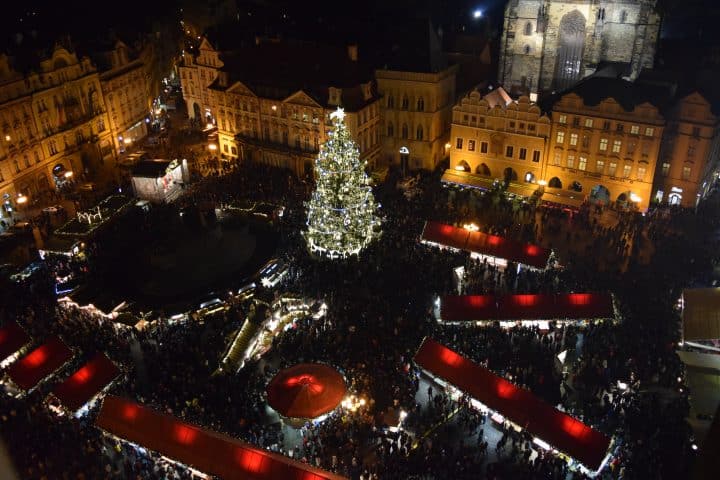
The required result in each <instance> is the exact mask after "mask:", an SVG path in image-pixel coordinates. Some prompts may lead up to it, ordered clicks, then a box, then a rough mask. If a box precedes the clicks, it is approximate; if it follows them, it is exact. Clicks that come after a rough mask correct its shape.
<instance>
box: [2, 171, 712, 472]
mask: <svg viewBox="0 0 720 480" xmlns="http://www.w3.org/2000/svg"><path fill="white" fill-rule="evenodd" d="M396 180H397V178H396V173H395V172H391V173H390V178H388V179H387V181H386V182H384V183H383V184H381V185H377V186H376V188H375V194H376V196H377V199H378V203H380V204H382V205H383V207H382V210H381V211H380V212H379V213H380V216H381V218H382V220H383V225H382V230H383V233H382V236H381V237H380V238H379V239H378V240H377V241H375V242H374V243H372V244H371V245H370V246H369V247H368V248H367V249H366V251H364V252H363V253H362V255H361V256H360V257H359V258H351V259H349V260H347V261H344V262H331V261H328V260H322V259H317V258H313V257H311V256H310V255H309V254H308V252H307V249H306V246H305V242H304V239H303V238H302V236H301V231H302V228H303V225H304V223H305V212H304V208H303V204H302V201H303V199H304V196H305V195H306V193H307V191H308V190H309V188H310V187H309V185H308V184H306V183H305V182H303V181H300V180H298V179H296V178H295V177H293V175H292V174H290V173H289V172H288V171H285V170H281V169H276V168H272V167H268V166H263V165H252V164H251V165H245V166H243V167H235V168H233V169H232V170H231V171H229V172H217V175H208V176H204V177H203V178H202V179H200V180H198V181H197V182H195V183H193V184H192V185H190V186H189V187H188V188H187V189H186V191H185V193H184V195H183V197H182V198H181V199H180V200H179V201H178V203H177V204H176V205H174V206H172V207H169V208H173V209H175V208H177V209H182V208H187V207H191V206H209V207H214V206H217V205H220V204H228V203H232V202H242V201H267V202H273V203H275V204H279V205H284V206H285V207H286V210H285V211H286V213H285V215H284V217H283V219H282V221H281V222H278V223H277V224H276V229H277V230H278V231H279V234H280V238H281V240H280V242H279V246H278V250H277V255H278V256H279V257H281V258H282V259H283V261H284V262H285V263H286V264H287V265H288V266H289V274H288V275H287V276H286V277H285V278H284V280H283V281H282V283H281V284H280V285H279V286H277V287H276V289H277V290H278V291H284V292H292V293H295V294H297V295H299V296H302V297H305V298H309V299H315V300H322V301H323V302H325V303H326V305H327V306H328V308H327V313H326V315H325V316H324V317H322V318H321V319H319V320H316V319H313V318H312V317H310V316H308V317H306V318H302V319H298V320H297V321H296V323H295V325H294V328H289V329H287V330H285V331H283V332H281V333H279V334H278V335H277V336H276V337H275V338H274V340H273V344H272V348H271V349H270V350H269V352H268V353H267V354H266V355H265V356H264V357H262V358H261V359H251V360H250V361H248V362H246V364H245V367H244V368H243V369H241V370H240V371H239V372H238V373H237V374H234V375H228V374H222V373H220V372H219V370H218V367H219V365H220V361H221V359H222V356H223V354H224V352H225V351H226V348H227V345H228V342H229V341H230V339H231V338H232V336H233V334H234V332H236V331H237V329H239V328H240V326H241V325H242V322H243V320H244V319H245V316H246V314H247V312H248V304H247V303H242V302H237V303H233V304H232V305H231V306H230V308H228V309H226V310H223V311H222V312H220V313H218V314H216V315H214V316H210V317H205V318H204V319H203V321H202V322H197V321H189V322H183V323H176V324H168V323H165V322H162V321H160V322H157V325H156V326H155V327H153V328H150V329H146V330H144V331H141V332H138V331H135V330H134V329H130V328H125V327H122V328H120V327H117V326H116V325H114V323H113V322H112V321H110V320H109V319H108V318H106V317H105V316H102V315H99V314H97V313H94V312H92V311H90V310H87V309H81V308H78V307H75V306H72V305H70V304H63V305H57V302H56V299H55V294H54V291H53V290H52V288H51V285H52V284H53V280H52V278H53V277H55V276H57V274H58V273H59V272H63V271H65V270H66V269H67V268H69V267H68V265H66V264H63V263H62V262H60V264H51V266H50V267H49V269H48V270H47V271H45V272H41V273H40V274H38V275H36V276H34V277H33V278H31V279H29V280H28V281H27V282H28V283H27V284H26V285H22V286H18V285H15V286H10V287H9V288H8V289H7V290H6V292H5V293H6V294H7V292H12V295H13V301H12V302H11V305H13V306H12V308H10V309H8V310H7V311H3V317H7V318H16V319H17V320H18V321H19V322H20V323H21V324H22V325H23V326H24V327H25V328H26V329H27V330H28V331H29V332H30V333H31V334H32V335H33V338H37V339H40V338H43V337H46V336H47V335H49V334H51V333H59V334H61V335H62V336H63V338H64V339H65V340H66V342H68V343H69V344H71V345H72V346H73V347H74V348H76V349H78V350H79V351H81V352H82V354H83V355H90V354H91V353H92V352H94V351H103V352H105V353H106V354H108V356H110V357H111V358H112V359H113V360H114V361H116V362H117V363H118V364H120V365H121V366H122V368H123V370H124V372H125V373H126V374H125V376H124V378H123V381H121V382H119V383H118V385H117V386H115V387H114V388H113V390H112V393H115V394H119V395H123V396H126V397H129V398H132V399H134V400H137V401H139V402H140V403H144V404H148V405H150V406H153V407H155V408H157V409H159V410H161V411H163V412H166V413H169V414H172V415H175V416H177V417H179V418H182V419H184V420H186V421H189V422H192V423H195V424H198V425H202V426H204V427H206V428H209V429H211V430H215V431H220V432H224V433H227V434H228V435H230V436H233V437H235V438H239V439H242V440H244V441H247V442H250V443H252V444H254V445H257V446H259V447H261V448H267V449H270V450H274V451H277V452H280V453H283V454H285V455H288V456H291V457H293V458H295V459H298V460H300V461H303V462H307V463H309V464H312V465H316V466H319V467H321V468H324V469H328V470H331V471H334V472H337V473H340V474H343V475H346V476H348V477H349V478H352V479H363V480H368V479H393V478H398V479H400V478H457V479H462V478H493V479H504V478H513V479H515V478H519V479H524V478H527V479H535V478H538V479H539V478H553V479H555V478H557V479H561V478H563V479H564V478H568V475H570V473H569V470H568V466H567V464H566V463H565V462H564V461H563V460H562V459H560V458H558V457H556V456H553V455H550V454H548V453H545V452H543V451H538V450H537V449H535V448H534V447H533V446H532V445H531V444H530V441H529V439H528V437H527V436H526V435H523V434H520V433H517V432H515V431H514V430H512V429H504V428H502V427H497V426H495V427H493V426H491V425H490V423H489V421H488V420H487V417H486V415H485V414H483V413H482V412H480V411H478V410H476V409H475V408H474V407H473V406H472V404H470V402H469V399H468V398H466V397H462V398H461V399H460V400H459V401H455V400H453V399H452V398H451V397H450V395H449V393H448V392H446V391H444V390H443V389H442V388H440V387H439V386H437V385H436V386H435V387H434V389H432V387H431V389H430V390H428V391H425V387H424V386H425V385H432V383H431V382H430V380H428V379H427V378H425V377H424V375H423V374H421V372H420V371H419V370H418V368H417V366H416V365H415V364H414V363H413V361H412V357H413V355H414V353H415V351H416V350H417V348H418V346H419V345H420V343H421V341H422V339H423V338H424V337H426V336H431V337H433V338H435V339H436V340H438V341H440V342H441V343H444V344H446V345H448V346H450V347H451V348H454V349H456V350H457V351H458V352H460V353H462V354H463V355H465V356H467V357H469V358H470V359H472V360H473V361H475V362H477V363H480V364H482V365H484V366H486V367H487V368H489V369H490V370H492V371H494V372H495V373H497V374H499V375H502V376H504V377H506V378H507V379H509V380H511V381H512V382H514V383H516V384H517V385H520V386H522V387H524V388H528V389H529V390H531V391H532V392H534V393H536V394H537V395H538V396H540V397H541V398H543V399H545V400H546V401H548V402H549V403H551V404H553V405H559V406H560V407H561V408H563V409H564V410H566V411H568V412H570V413H572V414H573V415H575V416H577V417H578V418H580V419H581V420H583V421H584V422H586V423H588V424H590V425H592V426H594V427H595V428H598V429H600V430H601V431H604V432H606V433H608V434H611V435H614V436H615V439H616V441H615V443H614V446H613V453H614V459H613V461H612V462H611V463H610V465H608V466H607V467H606V468H605V470H603V472H601V475H602V477H603V478H660V477H666V478H681V477H683V475H684V474H685V473H686V472H687V471H688V468H689V466H690V463H691V459H692V456H693V451H692V449H691V448H690V444H691V434H690V431H689V428H688V427H687V423H686V422H685V420H684V419H685V417H686V415H687V410H688V405H687V389H684V391H681V390H680V387H682V386H683V382H682V381H680V382H679V381H678V378H680V379H681V380H682V377H683V372H682V366H681V364H680V362H679V360H678V358H677V355H676V354H675V353H674V350H675V349H674V347H675V342H676V341H677V338H676V337H677V333H676V332H677V328H676V327H677V321H678V319H677V315H676V313H675V311H674V309H673V308H674V305H673V301H672V299H673V298H677V293H678V291H679V289H680V288H682V287H683V286H685V285H688V284H691V283H692V282H698V281H701V280H702V279H704V278H705V277H706V276H707V275H708V272H707V269H706V268H705V265H709V264H711V263H712V260H715V259H714V258H713V257H712V255H713V254H712V253H711V252H712V249H711V248H708V247H709V246H708V245H707V244H705V245H704V246H700V245H694V246H693V247H692V248H687V247H686V246H684V247H683V248H678V246H679V243H680V242H681V241H683V238H685V239H687V237H682V236H681V235H680V233H679V232H681V231H686V232H687V229H688V228H689V226H692V228H694V230H693V232H694V234H696V235H705V234H706V233H707V232H710V231H712V229H714V228H716V227H717V222H715V221H713V220H708V216H709V215H708V212H706V211H703V210H702V209H701V210H699V211H698V212H670V213H667V214H665V213H663V214H662V215H660V214H654V215H649V216H647V217H642V216H639V215H634V214H617V215H616V216H615V217H614V218H615V223H614V224H608V222H607V221H604V220H602V218H603V217H602V214H601V213H598V212H596V211H595V210H594V209H590V208H585V209H583V210H581V211H580V212H576V213H573V214H572V215H570V214H567V213H566V212H562V211H559V210H557V209H542V208H534V207H532V206H528V205H519V206H517V205H515V206H513V204H512V202H507V201H506V200H504V199H503V198H502V197H497V196H487V197H486V198H487V199H486V200H479V201H480V202H485V203H481V204H482V205H483V207H484V209H483V210H482V211H483V212H484V213H481V212H480V209H478V208H477V206H472V205H470V204H469V200H468V199H467V198H464V195H465V196H467V194H454V193H451V192H450V191H448V189H445V188H442V187H440V185H439V181H438V177H437V175H436V174H427V175H424V176H422V177H421V178H420V179H419V181H418V184H419V188H421V190H422V192H423V193H422V194H421V195H416V196H413V197H411V198H407V197H406V196H405V195H403V193H402V192H401V191H400V190H398V189H397V188H395V184H396ZM473 201H475V200H473ZM201 208H204V207H201ZM707 208H713V207H712V204H709V206H708V207H707ZM715 208H716V206H715ZM470 216H472V218H470ZM426 219H439V220H443V221H446V222H448V223H458V222H460V223H461V222H465V221H468V220H474V221H476V222H478V223H481V226H482V228H483V229H485V230H486V231H492V232H494V233H498V234H503V235H508V236H512V237H514V238H517V239H521V240H524V241H536V242H539V243H541V244H543V245H546V246H550V244H552V247H553V248H555V249H556V250H557V251H560V252H566V253H565V256H564V257H563V255H562V254H561V255H560V260H561V263H562V264H563V265H564V268H557V269H555V268H554V269H549V270H547V271H542V272H533V271H525V270H523V271H521V272H520V273H519V274H518V273H516V269H515V268H509V269H507V270H502V269H500V268H496V267H493V266H492V265H487V264H486V263H484V262H478V261H476V260H473V259H471V258H469V256H468V255H467V254H466V253H463V252H452V251H448V250H439V249H437V248H433V247H429V246H426V245H423V244H421V243H419V241H418V240H419V237H420V233H421V231H422V227H423V224H424V222H425V220H426ZM490 222H492V223H490ZM683 229H684V230H683ZM684 241H688V240H684ZM646 244H647V245H646ZM585 245H587V247H585ZM647 248H651V250H652V252H653V255H652V259H651V261H641V260H642V259H641V252H646V249H647ZM588 249H589V250H588ZM588 252H592V253H593V254H592V255H588ZM102 255H110V253H108V252H104V251H103V253H102ZM96 260H97V259H96V258H94V257H92V256H91V258H90V259H89V260H88V261H89V263H92V262H93V261H96ZM679 262H685V263H681V264H682V265H692V266H694V267H693V268H687V269H685V270H684V271H683V272H682V273H680V274H678V272H677V269H676V268H673V265H675V266H677V265H678V264H679ZM458 266H464V267H465V276H464V278H463V281H462V285H463V292H464V293H506V292H508V293H512V292H522V293H526V292H563V291H582V290H585V291H587V290H599V291H607V290H610V291H613V292H614V293H615V295H616V296H617V298H618V300H619V305H620V309H619V311H620V317H621V318H620V319H619V322H617V323H616V322H605V323H601V324H590V325H568V326H560V325H554V324H553V325H551V328H550V330H548V331H541V330H539V329H538V328H536V327H532V328H530V327H527V328H523V327H516V328H513V329H504V328H501V327H500V326H499V325H490V326H487V327H475V326H472V327H458V326H444V325H440V324H438V323H437V321H436V320H435V318H434V316H433V301H434V299H435V298H437V296H438V295H443V294H449V293H455V292H457V285H458V283H457V279H456V278H454V273H453V269H454V268H455V267H458ZM609 266H612V268H608V267H609ZM73 268H74V267H73ZM78 268H85V267H84V266H82V265H81V266H79V267H78ZM88 268H90V272H89V274H92V273H93V272H92V266H90V267H88ZM600 270H602V271H603V273H602V274H599V273H597V272H599V271H600ZM269 294H270V295H272V292H270V293H269ZM564 350H567V351H568V352H569V353H568V357H567V360H566V363H565V364H564V365H563V366H562V367H560V368H558V364H557V361H556V359H557V354H558V353H559V352H561V351H564ZM307 361H317V362H323V363H327V364H330V365H333V366H335V367H337V368H338V369H339V370H341V371H342V372H343V373H344V375H345V377H346V379H347V381H348V389H349V391H350V392H351V393H353V394H356V395H358V396H361V397H362V398H365V399H367V400H368V401H367V404H366V405H364V406H363V407H361V408H358V409H356V410H353V411H350V410H347V409H341V410H340V411H338V412H336V413H335V414H333V415H331V416H330V417H329V418H328V419H327V420H325V421H324V422H323V423H313V422H310V423H308V424H306V425H305V426H304V427H303V428H302V429H301V430H300V431H299V434H298V432H297V431H295V432H296V434H298V435H289V434H288V429H287V427H285V426H283V423H282V422H279V421H278V419H277V417H274V416H272V415H270V414H268V412H267V411H266V408H265V406H266V400H265V394H264V392H265V387H266V385H267V383H268V382H269V380H270V379H271V378H272V376H273V375H274V374H275V373H276V372H277V371H278V370H279V369H281V368H284V367H286V366H290V365H293V364H295V363H299V362H307ZM619 381H620V382H622V383H623V384H626V385H627V388H626V389H620V388H618V382H619ZM421 386H422V387H421ZM649 387H651V388H649ZM45 393H47V388H44V387H43V388H40V389H39V390H38V391H37V392H34V393H33V394H32V395H30V396H28V397H26V398H23V399H20V400H17V399H11V398H9V397H7V398H6V397H5V396H3V397H2V404H1V405H0V409H1V410H0V413H1V414H2V417H1V418H2V420H3V428H2V434H3V436H4V438H5V440H6V446H7V448H8V449H9V451H10V454H11V457H12V458H13V459H14V460H15V462H16V464H17V467H18V469H19V471H20V472H21V476H22V478H142V479H153V478H188V472H187V471H183V469H182V467H176V466H172V465H170V464H166V463H161V462H159V461H158V459H157V458H156V457H154V456H153V454H152V453H150V452H145V451H141V450H138V449H136V448H134V447H131V446H128V445H125V444H123V443H119V442H117V441H116V440H115V439H110V438H109V437H105V436H103V435H101V433H100V432H99V431H98V430H97V429H95V428H94V427H93V425H92V423H93V415H95V413H96V412H95V410H93V411H91V412H90V413H89V414H88V416H86V417H82V418H80V419H75V418H67V417H63V418H58V417H55V416H53V415H52V414H50V413H48V412H47V410H46V409H45V408H44V406H43V395H44V394H45ZM398 412H404V413H405V414H406V415H407V416H406V418H404V420H403V421H402V422H401V423H402V425H401V428H400V429H397V428H395V427H396V426H397V424H398V423H397V422H399V421H398V417H397V415H398V414H399V413H398ZM491 428H496V429H498V428H499V429H500V433H499V440H497V441H494V440H493V441H492V443H491V442H490V441H489V440H490V438H491V437H490V436H488V435H487V433H488V432H489V430H490V429H491ZM6 435H7V436H6ZM493 438H494V437H493ZM10 439H12V440H10ZM42 445H59V448H57V449H46V450H43V449H41V447H40V446H42ZM670 458H672V461H670ZM572 475H574V476H573V478H582V477H583V475H582V474H581V473H579V472H574V473H572Z"/></svg>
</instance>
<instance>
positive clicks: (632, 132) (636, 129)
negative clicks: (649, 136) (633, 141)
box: [630, 125, 640, 135]
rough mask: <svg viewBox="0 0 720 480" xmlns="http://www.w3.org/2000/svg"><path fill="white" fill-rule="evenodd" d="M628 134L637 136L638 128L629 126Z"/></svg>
mask: <svg viewBox="0 0 720 480" xmlns="http://www.w3.org/2000/svg"><path fill="white" fill-rule="evenodd" d="M630 133H631V134H632V135H638V134H639V133H640V127H638V126H637V125H631V126H630Z"/></svg>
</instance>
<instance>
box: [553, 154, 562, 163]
mask: <svg viewBox="0 0 720 480" xmlns="http://www.w3.org/2000/svg"><path fill="white" fill-rule="evenodd" d="M561 161H562V154H561V153H560V152H555V155H553V159H552V164H553V165H560V162H561Z"/></svg>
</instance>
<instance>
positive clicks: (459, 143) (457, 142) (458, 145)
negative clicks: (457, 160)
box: [455, 137, 463, 150]
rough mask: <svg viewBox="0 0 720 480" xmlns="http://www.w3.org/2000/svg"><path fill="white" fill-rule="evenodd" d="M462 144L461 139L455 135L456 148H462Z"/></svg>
mask: <svg viewBox="0 0 720 480" xmlns="http://www.w3.org/2000/svg"><path fill="white" fill-rule="evenodd" d="M462 144H463V139H462V138H461V137H457V140H455V148H457V149H458V150H462Z"/></svg>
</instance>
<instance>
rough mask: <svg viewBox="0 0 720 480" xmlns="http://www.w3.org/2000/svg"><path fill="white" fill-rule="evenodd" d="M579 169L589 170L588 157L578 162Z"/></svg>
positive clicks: (581, 158)
mask: <svg viewBox="0 0 720 480" xmlns="http://www.w3.org/2000/svg"><path fill="white" fill-rule="evenodd" d="M578 168H579V169H580V170H585V169H586V168H587V158H586V157H580V161H579V162H578Z"/></svg>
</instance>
